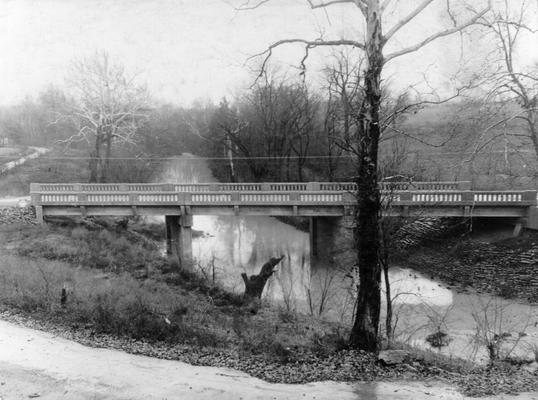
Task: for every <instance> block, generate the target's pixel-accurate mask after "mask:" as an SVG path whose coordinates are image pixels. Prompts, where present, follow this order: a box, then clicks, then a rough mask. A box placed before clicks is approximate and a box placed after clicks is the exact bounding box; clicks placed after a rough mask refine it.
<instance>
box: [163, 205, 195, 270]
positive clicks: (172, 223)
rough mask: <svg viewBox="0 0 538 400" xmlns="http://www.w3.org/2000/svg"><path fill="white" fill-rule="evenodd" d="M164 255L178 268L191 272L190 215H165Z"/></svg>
mask: <svg viewBox="0 0 538 400" xmlns="http://www.w3.org/2000/svg"><path fill="white" fill-rule="evenodd" d="M165 223H166V253H167V254H168V255H169V256H170V257H171V259H172V260H173V263H174V264H176V265H177V266H178V267H179V268H182V269H185V270H192V268H193V258H192V215H190V214H183V215H167V216H165Z"/></svg>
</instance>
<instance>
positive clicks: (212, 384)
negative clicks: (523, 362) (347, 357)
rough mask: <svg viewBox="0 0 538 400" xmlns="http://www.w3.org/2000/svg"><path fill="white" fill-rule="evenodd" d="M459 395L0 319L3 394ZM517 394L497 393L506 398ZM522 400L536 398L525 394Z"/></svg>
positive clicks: (84, 397)
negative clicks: (261, 372)
mask: <svg viewBox="0 0 538 400" xmlns="http://www.w3.org/2000/svg"><path fill="white" fill-rule="evenodd" d="M29 398H38V399H47V400H53V399H54V400H56V399H69V400H79V399H80V400H90V399H92V400H93V399H97V400H98V399H112V400H119V399H122V400H128V399H129V400H138V399H141V400H142V399H144V400H156V399H159V400H164V399H167V400H171V399H189V400H190V399H192V400H200V399H218V400H228V399H230V400H232V399H233V400H239V399H245V400H246V399H249V400H250V399H267V400H269V399H271V400H273V399H276V400H281V399H317V400H320V399H341V400H345V399H349V400H351V399H354V400H362V399H364V400H375V399H417V400H423V399H464V397H463V396H461V395H460V394H459V393H457V391H456V390H455V389H453V388H450V387H447V386H443V385H442V384H439V383H435V384H433V383H432V384H428V383H416V382H395V383H375V384H374V383H371V384H364V383H357V384H345V383H334V382H321V383H315V384H307V385H284V384H270V383H266V382H263V381H261V380H259V379H256V378H252V377H250V376H248V375H247V374H245V373H242V372H237V371H234V370H230V369H225V368H211V367H193V366H191V365H188V364H185V363H182V362H177V361H166V360H159V359H154V358H150V357H144V356H137V355H132V354H127V353H123V352H120V351H116V350H108V349H94V348H90V347H86V346H83V345H80V344H78V343H75V342H71V341H69V340H66V339H62V338H59V337H55V336H53V335H52V334H49V333H45V332H41V331H36V330H32V329H28V328H24V327H20V326H17V325H14V324H12V323H9V322H6V321H1V320H0V399H1V400H12V399H14V400H16V399H29ZM511 398H514V399H515V398H516V397H510V396H508V397H501V396H499V397H497V398H496V399H511ZM517 399H519V400H523V399H526V400H530V399H538V394H535V395H533V394H524V395H520V396H518V397H517Z"/></svg>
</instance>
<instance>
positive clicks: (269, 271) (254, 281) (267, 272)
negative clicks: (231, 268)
mask: <svg viewBox="0 0 538 400" xmlns="http://www.w3.org/2000/svg"><path fill="white" fill-rule="evenodd" d="M283 258H284V256H281V257H279V258H276V257H272V258H271V259H270V260H269V261H267V262H266V263H265V264H263V266H262V268H261V270H260V273H259V274H258V275H251V276H249V277H247V274H245V273H244V272H243V273H242V274H241V277H242V278H243V281H244V282H245V293H244V295H243V297H244V298H245V299H260V298H261V297H262V292H263V288H264V287H265V284H266V283H267V280H268V279H269V278H270V277H271V275H273V272H275V269H274V268H275V267H276V265H277V264H278V263H279V262H280V261H282V259H283Z"/></svg>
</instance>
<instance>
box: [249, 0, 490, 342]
mask: <svg viewBox="0 0 538 400" xmlns="http://www.w3.org/2000/svg"><path fill="white" fill-rule="evenodd" d="M269 1H270V0H257V1H250V2H248V1H247V3H246V4H244V5H243V6H242V8H243V9H252V8H256V7H258V6H261V5H263V4H265V3H268V2H269ZM305 1H306V4H307V5H308V6H309V7H310V8H311V9H312V10H316V9H317V10H324V11H327V9H328V8H330V7H337V6H346V7H349V8H350V12H353V11H356V12H357V25H362V26H363V35H361V36H362V37H360V38H338V39H330V38H327V39H325V38H318V39H313V40H310V39H306V38H283V39H281V40H278V41H276V42H274V43H272V44H270V45H269V46H268V47H267V49H266V50H265V51H263V52H262V53H261V54H260V56H261V57H263V60H264V61H263V63H262V66H263V67H264V66H266V65H267V62H268V60H269V59H270V57H271V56H272V54H273V51H274V50H275V49H276V48H278V47H280V46H284V45H288V44H300V45H302V46H304V49H305V53H304V54H305V55H304V56H303V58H302V60H301V67H303V69H304V66H305V59H306V57H308V54H309V52H310V51H311V50H312V49H315V48H318V47H324V46H325V47H326V46H352V47H354V48H356V49H360V50H362V51H363V52H364V56H365V61H364V64H363V66H362V68H363V73H362V79H363V83H362V88H361V91H360V95H359V96H360V107H359V109H358V111H357V114H356V115H355V116H354V117H355V118H356V120H357V124H356V129H355V132H354V137H353V148H352V151H353V153H354V154H355V155H356V163H355V175H356V177H355V182H356V184H357V187H358V191H357V195H356V196H357V207H356V214H355V222H356V228H355V231H354V234H355V240H356V243H357V264H358V268H359V276H360V278H359V292H358V299H357V308H356V315H355V320H354V323H353V328H352V331H351V335H350V344H351V345H352V346H354V347H356V348H360V349H364V350H369V351H375V350H377V348H378V330H379V316H380V309H381V293H380V292H381V290H380V282H381V267H380V262H379V242H380V241H379V214H380V213H379V211H380V192H379V188H378V184H377V181H378V176H377V170H378V148H379V140H380V135H381V122H382V121H381V118H380V109H381V97H382V91H381V79H382V73H383V69H384V67H385V66H386V65H387V63H388V62H390V61H392V60H394V59H396V58H398V57H402V56H406V55H409V54H412V53H415V52H416V51H417V50H419V49H421V48H423V47H425V46H426V45H428V44H429V43H431V42H433V41H435V40H437V39H439V38H442V37H446V36H449V35H452V34H454V33H457V32H461V31H462V30H464V29H466V28H467V27H469V26H471V25H473V24H475V23H476V22H477V21H478V20H479V19H480V18H482V17H483V16H484V15H485V14H486V13H487V12H488V11H489V10H490V9H491V0H483V1H480V2H477V1H474V2H473V4H474V5H476V4H477V3H481V4H480V6H481V8H479V9H475V8H473V6H472V5H471V4H467V5H466V7H465V8H466V12H465V13H464V14H465V15H463V13H458V14H460V15H456V13H455V12H454V10H455V8H456V4H455V3H456V1H451V0H444V1H442V2H440V3H441V4H445V5H446V12H447V14H448V16H449V18H447V21H450V22H449V24H450V25H449V26H447V27H445V28H440V29H439V30H438V31H436V32H434V33H428V34H425V35H424V36H423V37H422V38H421V39H420V40H419V41H417V42H416V43H412V44H409V45H404V46H402V47H400V48H398V49H396V50H392V51H391V52H388V53H386V52H385V48H386V45H387V44H388V43H390V42H393V41H394V40H393V39H394V38H395V37H396V36H398V33H399V32H400V31H401V30H402V28H404V27H406V26H408V25H410V24H411V23H412V22H413V21H414V20H416V17H417V16H419V15H420V14H422V13H423V12H424V10H425V9H426V8H427V7H428V6H430V5H431V4H432V3H439V1H436V0H422V1H420V2H413V3H415V5H413V6H412V7H414V8H412V9H410V10H408V11H407V12H403V13H405V15H404V16H403V18H401V19H400V20H398V21H396V22H395V23H394V24H393V25H392V26H390V27H389V29H385V26H384V25H385V22H386V20H387V18H386V15H391V14H393V15H394V14H397V13H398V7H403V6H407V7H409V3H411V2H408V1H398V0H325V1H324V0H319V1H318V0H305ZM401 13H402V12H400V14H401ZM435 22H436V24H438V21H435ZM402 41H405V38H402V37H400V38H399V39H398V42H397V43H401V42H402ZM397 43H395V44H397ZM410 62H413V60H411V61H410ZM414 62H416V60H415V61H414ZM263 67H262V68H263Z"/></svg>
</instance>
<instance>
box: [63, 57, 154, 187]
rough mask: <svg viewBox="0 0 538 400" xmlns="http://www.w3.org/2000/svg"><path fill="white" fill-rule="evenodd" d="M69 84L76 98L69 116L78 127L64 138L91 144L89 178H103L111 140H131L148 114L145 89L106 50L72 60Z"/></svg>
mask: <svg viewBox="0 0 538 400" xmlns="http://www.w3.org/2000/svg"><path fill="white" fill-rule="evenodd" d="M69 84H70V87H71V88H72V89H73V95H74V97H75V100H76V103H75V105H74V106H73V108H72V109H71V110H70V112H69V117H71V118H72V119H73V120H75V121H76V123H77V126H78V130H77V132H76V133H75V134H74V135H72V136H71V137H69V138H68V139H66V140H65V141H64V142H65V143H66V144H71V143H74V142H77V141H86V142H87V143H89V144H91V145H92V146H93V150H92V151H91V153H90V154H91V161H90V182H106V181H107V179H108V174H109V171H110V159H111V157H112V148H113V146H114V144H115V143H118V144H125V143H134V139H135V134H136V131H137V128H138V127H139V126H140V123H141V121H143V120H145V118H146V117H147V112H148V110H149V107H148V93H147V91H146V89H145V87H143V86H140V85H138V84H136V83H135V79H134V77H127V76H126V73H125V70H124V67H123V66H122V65H121V64H117V63H114V62H112V61H111V60H110V57H109V56H108V54H107V53H106V52H98V53H95V54H94V55H93V56H91V57H88V58H85V59H83V60H80V61H77V62H75V63H74V65H73V69H72V71H71V74H70V76H69Z"/></svg>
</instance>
